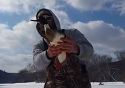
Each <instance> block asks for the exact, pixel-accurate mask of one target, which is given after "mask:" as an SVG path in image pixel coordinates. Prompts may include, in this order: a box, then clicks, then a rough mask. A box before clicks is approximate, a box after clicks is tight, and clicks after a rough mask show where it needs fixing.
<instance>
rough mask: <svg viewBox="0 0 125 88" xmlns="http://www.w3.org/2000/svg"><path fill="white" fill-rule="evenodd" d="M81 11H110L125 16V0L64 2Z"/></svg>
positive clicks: (67, 0) (66, 0)
mask: <svg viewBox="0 0 125 88" xmlns="http://www.w3.org/2000/svg"><path fill="white" fill-rule="evenodd" d="M63 1H65V2H66V3H67V4H68V5H70V6H72V7H74V8H76V9H78V10H81V11H100V10H110V11H119V12H120V14H125V0H73V1H72V0H63Z"/></svg>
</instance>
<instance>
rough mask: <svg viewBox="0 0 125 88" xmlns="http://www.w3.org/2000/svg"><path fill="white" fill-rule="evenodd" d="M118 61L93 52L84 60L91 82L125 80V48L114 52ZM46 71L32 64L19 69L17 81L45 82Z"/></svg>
mask: <svg viewBox="0 0 125 88" xmlns="http://www.w3.org/2000/svg"><path fill="white" fill-rule="evenodd" d="M114 54H115V55H116V58H117V60H118V61H115V62H112V60H113V59H114V58H113V57H111V56H109V55H98V54H94V55H93V57H92V58H89V59H90V60H89V61H88V62H86V65H87V70H88V73H89V77H90V81H91V82H114V81H124V82H125V50H122V51H116V52H114ZM45 80H46V71H45V70H43V71H40V72H36V71H35V67H34V65H33V64H28V65H27V67H26V68H24V69H22V70H20V71H19V76H18V80H17V81H18V82H33V81H35V82H45Z"/></svg>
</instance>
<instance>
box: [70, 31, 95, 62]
mask: <svg viewBox="0 0 125 88" xmlns="http://www.w3.org/2000/svg"><path fill="white" fill-rule="evenodd" d="M70 35H71V37H72V38H73V39H74V41H75V42H76V44H77V45H78V47H79V54H78V57H79V58H80V59H82V60H85V61H86V60H89V58H90V57H92V55H93V52H94V50H93V46H92V44H91V43H90V42H89V41H88V40H87V39H86V38H85V36H84V34H82V33H81V32H80V31H79V30H77V29H72V30H71V32H70Z"/></svg>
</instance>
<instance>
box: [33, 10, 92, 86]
mask: <svg viewBox="0 0 125 88" xmlns="http://www.w3.org/2000/svg"><path fill="white" fill-rule="evenodd" d="M40 17H44V18H45V19H46V21H47V23H48V25H49V27H50V29H51V30H58V31H60V32H62V33H64V34H65V37H62V38H61V39H60V40H61V42H58V45H54V44H51V43H50V41H48V39H47V37H46V33H45V26H44V25H43V24H42V23H41V21H42V19H41V18H40ZM36 19H37V20H36V21H37V24H36V29H37V31H38V33H39V34H40V35H41V37H42V38H41V40H40V42H38V43H37V44H35V45H34V47H33V62H34V64H35V66H36V68H37V70H38V71H41V70H44V69H46V73H47V79H46V82H45V85H44V88H91V84H90V81H89V77H88V73H87V70H86V65H85V63H84V61H89V58H90V57H91V56H92V55H93V46H92V44H91V43H90V42H89V41H88V40H87V39H86V38H85V36H84V34H82V33H81V32H80V31H79V30H77V29H74V28H71V29H61V27H60V23H59V20H58V18H57V17H56V15H55V14H54V13H53V12H52V11H51V10H49V9H46V8H43V9H40V10H39V11H38V12H37V14H36ZM46 30H47V29H46ZM61 52H66V53H67V54H68V59H67V61H66V63H64V64H63V65H62V66H61V68H60V69H56V65H55V64H56V58H57V56H58V55H59V54H60V53H61Z"/></svg>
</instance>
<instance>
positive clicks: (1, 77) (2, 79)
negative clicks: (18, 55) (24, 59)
mask: <svg viewBox="0 0 125 88" xmlns="http://www.w3.org/2000/svg"><path fill="white" fill-rule="evenodd" d="M17 77H18V73H7V72H5V71H2V70H0V83H14V82H16V80H17Z"/></svg>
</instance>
